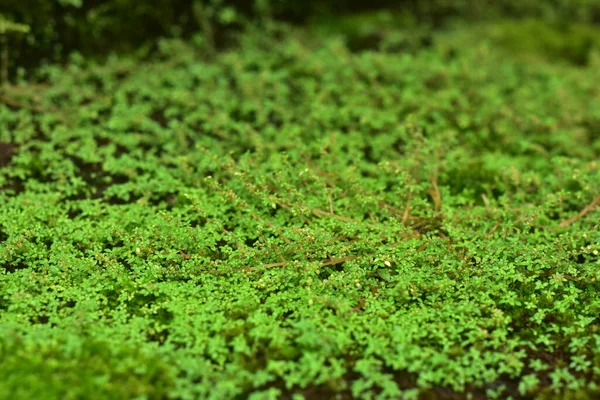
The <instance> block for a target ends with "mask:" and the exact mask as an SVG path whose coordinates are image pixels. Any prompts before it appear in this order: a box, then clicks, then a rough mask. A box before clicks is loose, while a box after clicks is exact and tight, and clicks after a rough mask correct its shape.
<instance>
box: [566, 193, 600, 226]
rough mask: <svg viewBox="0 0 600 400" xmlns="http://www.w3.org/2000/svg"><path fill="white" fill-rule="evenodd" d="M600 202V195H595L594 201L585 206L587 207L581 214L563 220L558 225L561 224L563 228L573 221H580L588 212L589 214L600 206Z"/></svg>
mask: <svg viewBox="0 0 600 400" xmlns="http://www.w3.org/2000/svg"><path fill="white" fill-rule="evenodd" d="M598 204H600V195H598V196H596V197H594V200H592V202H591V203H590V204H588V205H587V206H585V208H584V209H583V210H581V211H580V212H579V214H577V215H575V216H573V217H571V218H569V219H567V220H565V221H563V222H561V223H560V224H559V225H558V226H560V227H561V228H564V227H565V226H569V225H571V224H572V223H574V222H577V221H579V220H580V219H581V218H583V217H585V216H586V215H587V214H589V213H590V212H591V211H593V210H594V208H596V206H598Z"/></svg>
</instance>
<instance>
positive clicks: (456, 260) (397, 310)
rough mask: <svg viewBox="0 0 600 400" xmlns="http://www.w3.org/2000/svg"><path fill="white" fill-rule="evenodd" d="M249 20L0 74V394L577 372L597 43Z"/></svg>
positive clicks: (587, 367)
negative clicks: (232, 42) (133, 53)
mask: <svg viewBox="0 0 600 400" xmlns="http://www.w3.org/2000/svg"><path fill="white" fill-rule="evenodd" d="M510 24H517V23H512V22H511V23H510ZM517 25H518V24H517ZM510 26H511V27H512V28H514V27H515V26H514V25H510ZM519 26H520V25H519ZM263 29H264V28H263ZM269 29H270V31H269V32H268V33H267V34H265V33H264V31H256V32H252V31H250V32H248V33H246V34H243V35H242V36H240V38H239V40H240V45H239V47H238V48H236V50H235V51H233V50H232V51H227V52H223V53H221V54H219V55H217V56H216V57H215V58H214V59H212V60H211V61H206V60H204V58H203V55H202V54H201V52H200V51H199V50H198V49H197V48H195V47H194V46H193V45H191V44H187V43H185V42H180V41H176V40H170V41H169V40H163V41H162V42H161V43H160V46H159V54H156V56H155V57H154V58H153V59H152V60H151V61H146V62H142V61H140V60H136V59H133V58H124V57H112V58H110V59H108V60H107V61H106V62H105V63H102V64H97V63H92V62H88V61H86V60H85V59H82V58H81V57H76V56H75V57H73V59H72V61H71V63H70V64H69V65H68V67H47V68H44V69H43V70H41V71H40V73H39V75H40V76H39V83H38V84H34V83H33V82H30V83H28V84H24V83H23V84H20V85H15V86H11V87H8V88H7V89H6V90H5V91H4V93H3V94H2V104H1V105H0V166H1V168H0V188H1V190H0V202H1V203H0V204H1V207H0V241H1V245H0V379H1V381H2V385H0V398H7V399H8V398H11V399H20V398H23V399H29V398H57V399H58V398H60V399H78V398H86V399H87V398H89V399H94V398H98V399H108V398H115V399H117V398H148V399H171V398H172V399H196V398H206V399H243V398H251V399H253V400H258V399H278V398H292V399H301V398H306V399H313V398H360V399H397V398H405V399H419V398H423V399H438V398H439V399H452V398H467V396H469V397H470V398H474V399H483V398H508V397H512V398H573V399H575V398H577V399H579V398H581V399H585V398H596V397H597V396H598V395H600V393H599V392H600V388H599V387H598V382H599V381H600V331H599V328H600V322H599V321H598V318H597V317H598V313H599V311H600V294H599V292H598V290H599V288H600V282H599V278H600V269H599V267H600V258H599V256H598V252H599V251H600V229H599V228H600V225H599V219H600V218H599V215H600V214H599V212H598V206H599V205H600V169H599V164H598V156H599V155H600V88H599V86H598V82H600V57H599V56H598V53H597V52H596V53H594V51H593V49H591V50H589V53H586V55H587V56H589V57H587V58H586V59H585V63H583V62H581V58H577V57H575V58H571V57H570V56H569V55H567V56H566V57H564V58H563V59H562V61H563V62H556V59H557V57H556V54H555V53H552V54H550V58H544V55H543V54H542V55H540V56H539V57H538V58H536V60H537V61H536V62H535V63H534V62H532V61H531V59H529V58H523V57H521V56H520V55H519V54H518V52H515V51H514V49H511V48H510V43H511V40H512V39H511V38H512V36H511V34H507V35H506V36H502V37H499V36H498V35H497V32H496V31H494V29H491V31H493V32H496V33H493V32H492V33H490V34H481V31H479V30H477V32H478V34H477V35H475V34H473V32H475V30H474V28H460V27H458V28H455V30H452V31H448V32H438V33H436V32H434V33H431V32H430V33H428V34H424V35H425V36H422V35H420V34H414V33H413V34H408V33H407V32H405V31H402V30H397V31H390V32H391V33H389V34H386V35H383V36H382V37H379V38H377V40H375V41H374V42H369V41H367V42H364V41H363V42H361V41H360V40H358V41H353V40H352V39H356V38H352V37H350V34H346V35H343V34H340V35H339V36H336V35H332V34H331V32H326V33H323V32H324V30H323V29H318V28H312V29H310V30H308V31H306V30H293V29H292V28H289V27H286V26H278V25H274V26H271V27H270V28H269ZM526 29H533V28H531V27H528V28H526ZM548 29H549V28H548ZM486 32H487V31H486ZM585 32H586V33H585V35H591V36H590V37H593V30H591V31H589V32H592V33H589V32H588V31H587V30H585ZM371 33H372V32H367V34H368V35H371ZM371 36H372V35H371ZM359 39H360V38H359ZM543 39H545V40H547V39H548V38H547V37H544V38H543ZM553 40H554V39H553ZM556 40H558V39H556ZM359 42H360V43H362V44H361V45H360V46H352V45H350V44H351V43H359ZM365 43H366V44H365ZM369 43H372V44H369ZM552 43H553V47H552V49H556V48H558V49H561V48H562V47H560V46H561V44H560V43H559V44H557V42H556V41H554V42H552ZM586 43H587V42H586ZM590 46H592V45H590ZM590 48H591V47H590ZM578 54H579V53H578ZM558 58H559V59H560V57H558ZM573 60H574V61H573ZM549 61H553V62H549ZM571 61H573V62H571Z"/></svg>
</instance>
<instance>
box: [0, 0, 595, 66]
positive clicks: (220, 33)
mask: <svg viewBox="0 0 600 400" xmlns="http://www.w3.org/2000/svg"><path fill="white" fill-rule="evenodd" d="M376 8H381V9H393V10H395V11H398V12H404V13H408V14H409V15H411V16H412V17H414V18H416V19H417V21H418V22H419V24H420V25H422V26H425V25H429V24H433V25H440V24H443V23H444V22H445V21H446V20H448V19H451V18H454V17H457V16H458V17H460V18H461V19H465V18H470V19H473V20H480V19H482V18H483V19H486V18H488V17H501V16H513V17H534V18H538V19H542V20H544V21H553V22H557V21H562V22H563V23H566V24H571V23H575V22H580V23H596V24H597V23H599V22H600V1H598V0H494V1H492V0H373V1H368V2H365V1H364V0H360V1H359V0H305V1H296V0H194V1H189V0H155V1H137V0H105V1H84V0H47V1H38V0H3V1H2V7H1V8H0V15H3V16H4V17H5V18H7V19H8V20H10V21H14V22H16V23H20V24H25V25H27V26H29V27H30V33H29V34H28V35H27V37H26V40H22V41H19V42H17V43H12V44H11V47H12V50H11V70H16V69H17V68H19V67H22V68H25V69H26V70H29V69H31V68H32V67H34V66H38V65H40V63H41V62H42V61H45V60H46V61H47V60H50V61H62V60H64V59H65V57H66V56H67V55H68V54H70V53H71V52H73V51H76V52H79V53H82V54H85V55H88V56H89V55H96V54H102V55H105V54H106V52H107V51H119V50H121V51H131V50H134V49H137V48H139V47H141V46H143V45H144V44H148V43H151V42H152V41H153V40H155V39H157V38H158V37H182V36H183V37H191V36H192V35H196V38H197V41H198V42H200V41H203V42H204V44H205V46H206V51H207V52H208V53H212V52H213V51H212V48H213V47H215V45H217V46H221V47H223V46H227V44H228V43H231V41H232V37H231V36H232V33H233V32H237V31H238V30H239V29H240V28H241V27H242V26H243V25H244V24H245V22H246V21H248V20H252V21H256V20H261V19H263V18H275V19H279V20H285V21H306V20H312V19H322V18H326V17H327V16H331V15H340V13H346V12H352V11H364V10H365V9H376ZM198 10H202V12H200V13H199V12H198ZM198 32H200V33H198Z"/></svg>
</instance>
